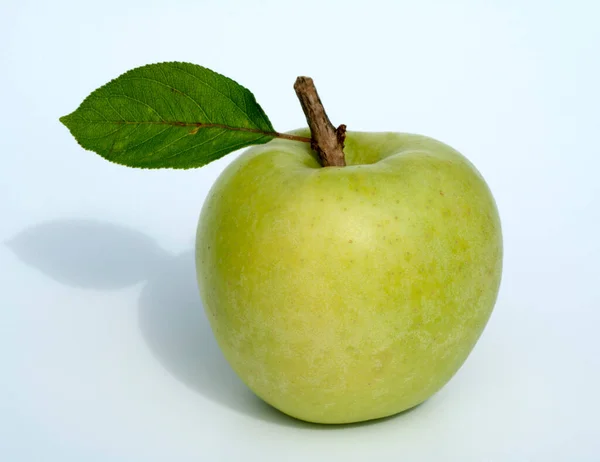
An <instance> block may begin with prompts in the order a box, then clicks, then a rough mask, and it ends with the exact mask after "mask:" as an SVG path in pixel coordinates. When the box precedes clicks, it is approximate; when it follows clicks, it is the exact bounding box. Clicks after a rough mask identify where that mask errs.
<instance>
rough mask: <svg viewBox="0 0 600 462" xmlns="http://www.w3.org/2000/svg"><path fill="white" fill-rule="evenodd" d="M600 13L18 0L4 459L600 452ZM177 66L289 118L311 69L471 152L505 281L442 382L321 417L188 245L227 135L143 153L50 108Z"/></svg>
mask: <svg viewBox="0 0 600 462" xmlns="http://www.w3.org/2000/svg"><path fill="white" fill-rule="evenodd" d="M321 3H324V4H326V5H325V6H317V5H319V4H321ZM313 11H314V12H315V13H314V14H316V15H317V16H315V17H313V13H311V12H313ZM599 16H600V6H598V3H597V2H594V1H593V0H590V1H587V2H586V1H571V2H566V1H558V0H557V1H542V0H540V1H533V0H531V1H528V2H523V1H517V0H514V1H506V0H498V1H472V2H466V1H455V2H446V1H442V0H440V1H437V2H436V1H418V2H417V1H410V2H409V1H389V2H380V1H375V0H371V1H368V2H353V1H346V2H326V1H324V0H310V1H306V0H305V1H302V2H285V1H283V0H278V1H263V0H261V1H260V2H259V1H256V2H248V1H241V0H240V1H238V2H233V1H219V2H217V1H200V2H199V1H191V0H190V1H171V2H157V1H149V0H145V1H129V2H128V1H123V0H119V1H115V0H107V1H103V2H84V1H79V2H75V1H73V2H68V1H56V2H41V1H40V2H33V1H23V0H21V1H17V0H4V1H3V2H2V4H1V6H0V43H1V44H2V45H1V47H0V53H1V54H0V59H1V63H2V64H1V68H2V72H1V73H0V81H1V85H0V101H2V105H1V109H2V110H1V111H0V122H1V123H0V131H1V136H0V153H1V156H2V157H1V159H2V164H1V167H0V210H1V211H2V219H1V220H0V275H1V281H2V282H1V287H2V291H1V292H0V361H1V363H0V364H1V369H0V460H2V461H6V462H12V461H19V462H21V461H54V460H56V461H62V462H70V461H77V462H80V461H86V462H94V461H112V462H119V461H127V462H134V461H155V460H156V461H159V460H160V461H166V460H172V461H192V460H193V461H198V460H202V461H220V460H227V461H234V460H235V461H237V460H257V461H321V460H343V461H346V462H351V461H363V460H376V461H388V460H390V461H391V460H393V461H399V460H406V461H461V462H470V461H473V462H497V461H502V462H524V461H544V462H548V461H566V460H572V461H597V460H600V442H599V436H600V435H599V433H600V424H599V423H598V414H599V412H600V400H599V397H598V391H599V390H600V372H599V368H600V359H599V358H600V340H599V336H598V333H597V329H598V325H599V324H600V314H599V313H600V295H599V294H600V292H599V291H598V286H599V283H600V270H599V269H598V262H599V260H600V246H599V244H598V238H599V237H600V206H599V205H598V197H599V193H600V186H599V185H600V180H599V179H598V178H599V175H600V149H599V147H598V130H599V127H600V117H599V108H600V91H599V85H598V83H599V82H600V64H599V61H598V56H600V32H599V29H598V27H597V22H598V21H597V20H598V17H599ZM310 29H312V30H313V31H315V32H317V34H318V36H319V37H318V39H317V37H316V36H314V35H311V34H309V33H307V30H310ZM320 40H323V41H322V42H321V41H320ZM165 60H183V61H190V62H194V63H198V64H202V65H205V66H208V67H210V68H212V69H214V70H217V71H219V72H221V73H223V74H225V75H228V76H230V77H232V78H234V79H236V80H238V81H239V82H240V83H242V84H243V85H245V86H247V87H248V88H250V89H251V90H252V91H253V92H254V93H255V94H256V96H257V99H258V101H259V102H260V103H261V105H262V106H263V107H264V109H265V111H266V112H267V113H268V114H269V116H270V118H271V120H272V121H273V123H274V125H275V127H276V128H277V129H279V130H288V129H291V128H295V127H298V126H301V125H303V124H304V120H303V115H302V113H301V111H300V108H299V105H298V103H297V101H296V99H295V95H294V92H293V90H292V84H293V81H294V79H295V77H296V76H297V75H300V74H305V75H311V76H312V77H314V79H315V81H316V83H317V85H318V87H319V90H320V93H321V96H322V97H323V100H324V102H325V105H326V107H327V108H328V111H329V113H330V117H331V119H332V120H333V121H334V123H342V122H343V123H346V124H347V125H348V127H349V128H350V129H360V130H397V131H411V132H418V133H423V134H427V135H430V136H433V137H436V138H439V139H441V140H443V141H445V142H447V143H449V144H451V145H453V146H454V147H455V148H457V149H459V150H460V151H462V152H463V153H464V154H465V155H467V157H469V158H470V159H471V160H472V161H473V162H474V163H475V164H476V165H477V167H478V168H479V169H480V171H481V172H482V173H483V174H484V176H485V177H486V179H487V180H488V183H489V184H490V186H491V188H492V190H493V192H494V194H495V196H496V199H497V202H498V206H499V209H500V212H501V216H502V220H503V226H504V235H505V249H506V250H505V252H506V254H505V271H504V279H503V284H502V289H501V295H500V298H499V301H498V303H497V306H496V310H495V313H494V315H493V316H492V319H491V321H490V323H489V324H488V327H487V329H486V330H485V332H484V334H483V336H482V338H481V340H480V342H479V343H478V345H477V346H476V348H475V350H474V352H473V354H472V355H471V357H470V358H469V360H468V361H467V363H466V364H465V365H464V367H463V368H462V369H461V370H460V371H459V373H458V374H457V375H456V376H455V378H454V379H453V380H452V381H451V382H450V383H449V384H448V385H447V386H446V387H445V388H444V389H443V390H442V391H441V392H440V393H439V394H437V395H436V396H435V397H433V398H432V399H431V400H429V401H428V402H426V403H425V404H424V405H422V406H420V407H418V408H416V409H415V410H414V411H411V412H409V413H406V414H404V415H401V416H399V417H397V418H393V419H389V420H386V421H383V422H378V423H373V424H367V425H358V426H351V427H341V428H340V427H338V428H323V427H318V426H310V425H304V424H301V423H299V422H295V421H293V420H290V419H288V418H286V417H284V416H282V415H280V414H278V413H277V412H276V411H273V410H271V409H270V408H268V407H267V406H266V405H263V404H262V403H261V402H259V401H258V400H257V399H255V398H254V397H253V396H252V395H251V394H250V392H248V391H246V389H245V388H244V386H243V385H242V384H241V383H240V382H239V380H238V379H237V378H236V377H235V376H234V374H233V373H232V372H231V371H230V369H229V368H228V366H227V364H226V363H225V362H224V360H223V358H222V357H221V355H220V353H219V351H218V349H217V347H216V344H215V342H214V340H213V338H212V335H211V333H210V331H209V328H208V326H207V323H206V321H205V318H204V314H203V312H202V308H201V306H200V303H199V299H198V295H197V291H196V286H195V276H194V266H193V257H192V246H193V239H194V233H195V228H196V220H197V216H198V213H199V210H200V207H201V205H202V202H203V199H204V197H205V195H206V193H207V191H208V188H209V187H210V185H211V184H212V182H213V181H214V179H215V178H216V176H217V175H218V174H219V173H220V171H221V170H222V169H223V168H224V166H225V165H226V164H228V163H229V162H231V160H232V159H233V158H234V157H235V155H231V156H229V157H227V158H225V159H221V160H220V161H217V162H215V163H214V164H211V165H210V166H207V167H205V168H203V169H200V170H194V171H186V172H180V171H177V172H174V171H152V172H149V171H137V170H133V169H127V168H124V167H119V166H116V165H112V164H110V163H108V162H106V161H104V160H102V159H101V158H100V157H98V156H96V155H95V154H93V153H90V152H86V151H83V150H82V149H80V148H79V147H78V146H77V144H76V143H75V141H74V140H73V139H72V138H71V136H70V135H69V133H68V131H67V130H66V129H65V128H64V127H63V126H61V125H60V124H59V122H58V117H59V116H61V115H64V114H67V113H69V112H71V111H72V110H74V109H75V108H76V107H77V106H78V105H79V103H80V102H81V100H82V99H83V98H84V97H85V96H87V94H88V93H89V92H91V91H92V90H94V89H95V88H96V87H98V86H100V85H102V84H104V83H105V82H107V81H108V80H110V79H111V78H113V77H116V76H117V75H119V74H121V73H122V72H124V71H126V70H128V69H130V68H133V67H136V66H139V65H143V64H147V63H152V62H158V61H165Z"/></svg>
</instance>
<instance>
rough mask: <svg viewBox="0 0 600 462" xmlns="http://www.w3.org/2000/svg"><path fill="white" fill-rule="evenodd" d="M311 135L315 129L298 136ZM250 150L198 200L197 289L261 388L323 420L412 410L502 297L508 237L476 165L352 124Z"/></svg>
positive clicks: (223, 340)
mask: <svg viewBox="0 0 600 462" xmlns="http://www.w3.org/2000/svg"><path fill="white" fill-rule="evenodd" d="M292 133H295V134H301V135H304V136H309V133H308V131H306V130H299V131H295V132H292ZM345 154H346V162H347V166H346V167H327V168H322V167H321V166H320V165H319V163H318V161H317V160H316V157H315V154H314V153H313V152H312V151H311V149H310V147H309V145H308V144H307V143H301V142H295V141H287V140H274V141H271V142H269V143H267V144H266V145H262V146H257V147H253V148H251V149H249V150H247V151H246V152H245V153H243V154H241V155H240V156H239V157H238V158H237V159H236V160H235V161H233V162H232V163H231V164H230V165H229V166H228V167H227V168H226V169H225V171H224V172H223V173H222V174H221V176H220V177H219V178H218V180H217V181H216V183H215V184H214V185H213V187H212V189H211V190H210V192H209V194H208V197H207V199H206V201H205V203H204V206H203V208H202V212H201V216H200V220H199V225H198V233H197V241H196V265H197V276H198V283H199V289H200V293H201V298H202V301H203V304H204V307H205V310H206V313H207V316H208V319H209V321H210V324H211V327H212V330H213V332H214V335H215V337H216V339H217V342H218V344H219V346H220V348H221V349H222V351H223V353H224V355H225V357H226V359H227V360H228V362H229V363H230V365H231V366H232V368H233V369H234V370H235V372H236V373H237V374H238V375H239V377H240V378H241V379H242V380H243V381H244V383H246V385H247V386H248V387H249V388H250V389H251V390H252V391H254V393H255V394H256V395H258V396H259V397H260V398H262V399H263V400H264V401H266V402H267V403H269V404H271V405H272V406H274V407H275V408H277V409H279V410H281V411H282V412H284V413H286V414H288V415H290V416H293V417H295V418H298V419H301V420H305V421H309V422H316V423H328V424H333V423H336V424H337V423H350V422H359V421H364V420H370V419H377V418H381V417H385V416H389V415H392V414H396V413H398V412H401V411H404V410H406V409H409V408H411V407H413V406H416V405H417V404H419V403H421V402H423V401H424V400H426V399H427V398H429V397H430V396H431V395H433V394H434V393H435V392H437V391H438V390H439V389H440V388H441V387H442V386H444V384H446V383H447V382H448V381H449V380H450V379H451V377H452V376H453V375H454V374H455V373H456V372H457V370H458V369H459V368H460V367H461V365H462V364H463V363H464V361H465V360H466V358H467V356H468V355H469V353H470V352H471V350H472V349H473V347H474V345H475V343H476V342H477V340H478V338H479V336H480V335H481V333H482V331H483V329H484V327H485V325H486V323H487V321H488V319H489V317H490V315H491V312H492V309H493V307H494V304H495V302H496V297H497V294H498V290H499V286H500V280H501V273H502V233H501V226H500V219H499V215H498V211H497V208H496V204H495V202H494V199H493V197H492V194H491V192H490V190H489V188H488V186H487V185H486V183H485V181H484V179H483V178H482V176H481V175H480V174H479V172H478V171H477V170H476V169H475V167H474V166H473V165H472V164H471V163H470V162H469V161H468V160H467V159H466V158H465V157H463V156H462V155H461V154H459V153H458V152H457V151H455V150H453V149H452V148H450V147H449V146H447V145H445V144H443V143H441V142H439V141H436V140H433V139H431V138H427V137H424V136H420V135H412V134H403V133H361V132H348V134H347V139H346V147H345Z"/></svg>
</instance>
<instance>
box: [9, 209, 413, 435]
mask: <svg viewBox="0 0 600 462" xmlns="http://www.w3.org/2000/svg"><path fill="white" fill-rule="evenodd" d="M5 244H6V246H7V247H8V248H9V249H11V250H12V252H13V253H14V254H15V255H16V256H17V257H18V258H19V259H20V260H21V261H22V262H23V263H25V264H26V265H28V266H30V267H33V268H35V269H37V270H39V271H41V272H42V273H43V274H45V275H46V276H47V277H49V278H51V279H53V280H55V281H57V282H59V283H61V284H64V285H67V286H71V287H79V288H85V289H93V290H114V289H120V288H124V287H129V286H131V285H134V284H137V283H140V282H144V281H145V284H144V285H143V287H142V290H141V293H140V297H139V302H138V323H139V329H140V332H141V335H142V337H143V339H144V341H145V343H146V345H147V346H148V348H149V349H150V351H151V352H152V354H153V356H154V357H155V358H156V359H157V361H158V362H159V363H160V364H161V365H162V366H163V367H164V369H165V370H167V371H168V372H169V373H170V375H171V376H172V377H173V378H175V379H176V380H178V381H179V382H181V383H182V384H184V385H185V386H187V387H188V388H190V389H192V390H194V391H196V392H198V393H200V394H201V395H203V396H204V397H206V398H208V399H210V400H211V401H213V402H216V403H219V404H220V405H222V406H225V407H228V408H230V409H232V410H234V411H236V412H239V413H242V414H246V415H248V416H250V417H253V418H256V419H259V420H263V421H267V422H271V423H275V424H279V425H286V426H291V427H296V428H304V429H319V430H322V429H329V430H333V429H342V428H348V427H356V426H364V425H371V424H374V423H378V422H382V421H387V420H390V419H393V418H394V417H397V416H399V415H401V414H405V413H409V412H411V411H412V410H413V409H415V408H412V409H409V410H407V411H404V412H403V413H400V414H396V415H395V416H390V417H386V418H383V419H377V420H372V421H367V422H361V423H356V424H346V425H319V424H311V423H307V422H303V421H300V420H297V419H295V418H293V417H289V416H287V415H286V414H283V413H282V412H280V411H278V410H276V409H275V408H273V407H271V406H270V405H268V404H267V403H265V402H264V401H262V400H261V399H259V398H258V397H257V396H256V395H254V394H253V393H252V392H251V391H250V390H249V389H248V388H247V387H246V386H245V385H244V384H243V383H242V381H241V380H240V379H239V377H238V376H237V375H236V374H235V373H234V372H233V370H232V369H231V367H230V366H229V364H228V363H227V361H226V360H225V358H224V357H223V355H222V353H221V351H220V349H219V347H218V345H217V342H216V340H215V338H214V335H213V333H212V330H211V328H210V325H209V323H208V319H207V318H206V315H205V312H204V308H203V306H202V303H201V301H200V295H199V293H198V288H197V284H196V271H195V261H194V251H193V250H189V251H186V252H184V253H182V254H179V255H172V254H170V253H168V252H166V251H165V250H164V249H161V248H160V247H159V246H158V245H157V244H156V242H155V241H154V240H153V239H152V238H150V237H149V236H147V235H145V234H144V233H142V232H139V231H136V230H132V229H129V228H126V227H122V226H118V225H114V224H110V223H104V222H98V221H92V220H68V219H67V220H55V221H50V222H45V223H41V224H39V225H36V226H34V227H31V228H29V229H26V230H24V231H22V232H20V233H19V234H18V235H16V236H15V237H13V238H12V239H10V240H9V241H7V242H6V243H5Z"/></svg>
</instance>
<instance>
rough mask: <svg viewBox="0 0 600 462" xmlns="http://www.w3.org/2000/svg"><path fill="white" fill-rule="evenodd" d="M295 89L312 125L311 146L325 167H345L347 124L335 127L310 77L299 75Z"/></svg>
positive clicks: (309, 124) (310, 125)
mask: <svg viewBox="0 0 600 462" xmlns="http://www.w3.org/2000/svg"><path fill="white" fill-rule="evenodd" d="M294 90H296V95H297V96H298V99H299V100H300V105H301V106H302V110H303V111H304V115H305V116H306V121H307V122H308V126H309V127H310V133H311V137H312V138H311V143H310V146H311V148H312V149H313V150H314V151H316V153H317V154H318V155H319V159H320V161H321V165H322V166H323V167H344V166H345V165H346V158H345V156H344V140H345V139H346V126H345V125H343V124H342V125H340V126H339V127H338V128H335V127H334V126H333V124H332V123H331V121H330V120H329V117H327V113H326V112H325V108H324V107H323V103H321V99H320V98H319V94H318V93H317V89H316V87H315V84H314V82H313V80H312V79H311V78H310V77H298V78H297V79H296V83H294Z"/></svg>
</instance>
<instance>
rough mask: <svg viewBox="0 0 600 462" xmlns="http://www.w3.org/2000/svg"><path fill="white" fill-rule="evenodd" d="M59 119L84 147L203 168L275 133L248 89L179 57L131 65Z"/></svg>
mask: <svg viewBox="0 0 600 462" xmlns="http://www.w3.org/2000/svg"><path fill="white" fill-rule="evenodd" d="M60 121H61V122H62V123H63V124H64V125H65V126H66V127H67V128H68V129H69V130H70V131H71V134H72V135H73V136H74V137H75V139H76V140H77V142H78V143H79V144H80V145H81V146H82V147H83V148H85V149H89V150H91V151H94V152H96V153H98V154H100V155H101V156H102V157H104V158H105V159H108V160H109V161H111V162H115V163H117V164H122V165H127V166H130V167H141V168H194V167H200V166H202V165H205V164H207V163H209V162H212V161H213V160H216V159H218V158H220V157H222V156H224V155H225V154H228V153H230V152H233V151H236V150H238V149H240V148H243V147H246V146H249V145H253V144H263V143H267V142H268V141H270V140H271V139H273V138H274V135H275V134H276V133H275V130H274V129H273V126H272V125H271V122H269V119H268V117H267V115H266V114H265V113H264V111H263V110H262V108H261V107H260V106H259V104H258V103H257V102H256V99H255V98H254V95H253V94H252V93H251V92H250V91H249V90H247V89H246V88H244V87H242V86H241V85H239V84H238V83H236V82H234V81H233V80H231V79H229V78H227V77H225V76H223V75H220V74H217V73H216V72H213V71H211V70H209V69H207V68H205V67H202V66H198V65H195V64H189V63H180V62H167V63H159V64H150V65H147V66H142V67H138V68H136V69H133V70H130V71H128V72H126V73H125V74H123V75H121V76H119V77H117V78H116V79H114V80H112V81H111V82H109V83H107V84H106V85H104V86H103V87H100V88H98V89H97V90H95V91H94V92H93V93H91V94H90V95H89V96H88V97H87V98H86V99H85V100H84V101H83V102H82V103H81V105H80V106H79V108H77V110H76V111H75V112H73V113H71V114H69V115H67V116H64V117H61V119H60Z"/></svg>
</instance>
